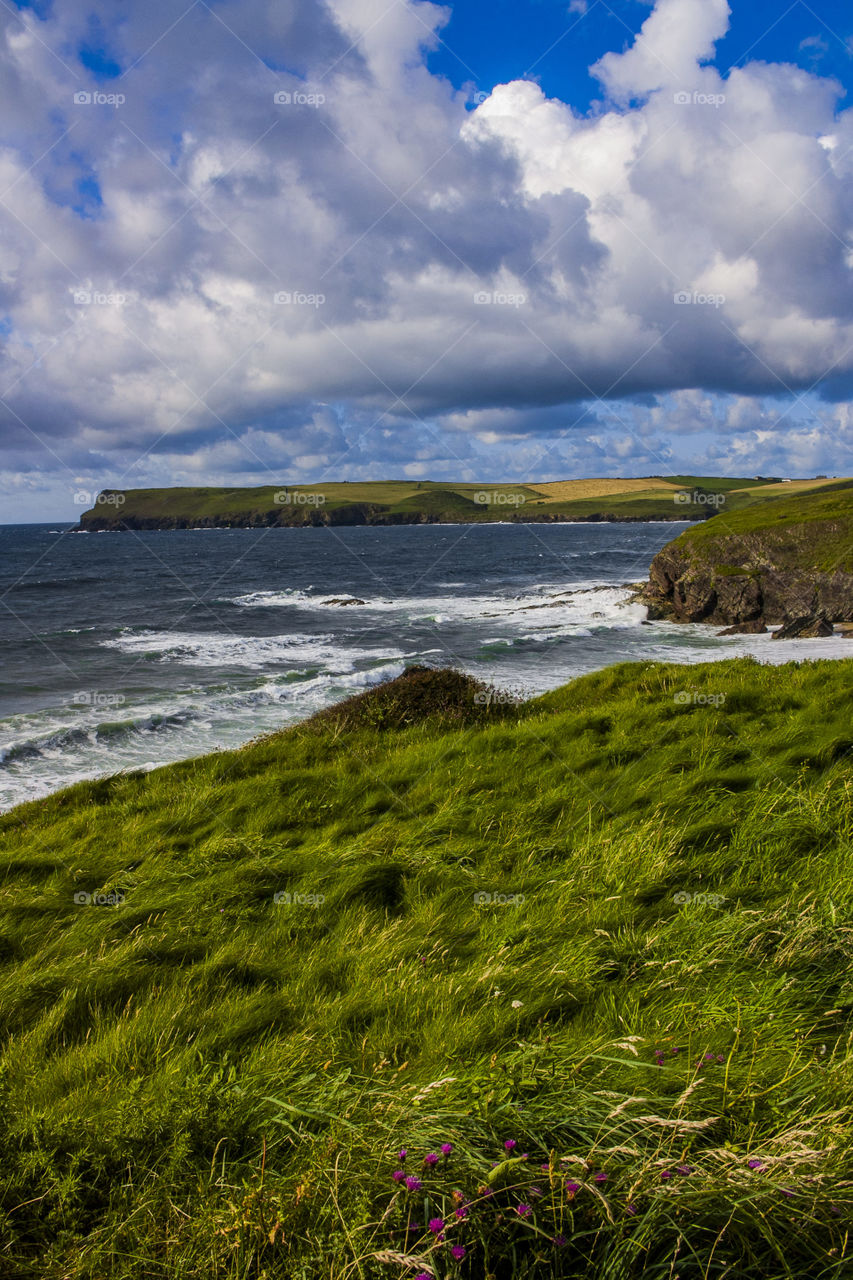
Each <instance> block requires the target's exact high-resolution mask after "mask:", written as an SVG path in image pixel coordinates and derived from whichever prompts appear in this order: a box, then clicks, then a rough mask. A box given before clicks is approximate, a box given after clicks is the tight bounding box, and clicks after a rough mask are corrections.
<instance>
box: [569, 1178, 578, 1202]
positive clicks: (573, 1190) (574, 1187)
mask: <svg viewBox="0 0 853 1280" xmlns="http://www.w3.org/2000/svg"><path fill="white" fill-rule="evenodd" d="M580 1189H581V1184H580V1183H579V1182H567V1183H566V1191H567V1192H568V1196H569V1199H570V1200H574V1198H575V1196H576V1195H577V1193H578V1192H579V1191H580Z"/></svg>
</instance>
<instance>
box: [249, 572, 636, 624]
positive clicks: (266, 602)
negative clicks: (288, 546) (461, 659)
mask: <svg viewBox="0 0 853 1280" xmlns="http://www.w3.org/2000/svg"><path fill="white" fill-rule="evenodd" d="M631 594H632V593H631V592H630V591H629V590H627V589H626V588H624V587H621V586H620V587H614V586H605V585H598V586H592V587H591V586H590V585H589V583H588V582H585V583H570V584H557V583H552V584H548V585H545V586H542V587H540V588H538V589H537V590H535V591H527V592H524V593H522V594H519V595H514V596H513V595H511V594H509V593H507V594H506V595H498V594H496V593H494V592H492V593H489V594H487V595H486V594H484V595H472V594H469V595H465V596H451V595H441V596H408V595H404V596H398V597H396V598H388V597H371V598H369V599H365V600H364V604H349V605H346V606H344V605H342V604H341V601H342V600H347V599H349V600H359V599H362V598H363V597H352V596H340V595H338V596H334V595H331V596H330V595H312V594H311V592H310V591H302V590H299V589H297V588H290V589H286V590H283V591H253V592H250V593H249V594H248V595H243V596H236V597H234V598H233V599H232V600H231V601H230V603H232V604H235V605H239V606H242V607H244V608H265V609H270V608H284V607H287V608H296V609H304V610H308V611H312V612H315V611H318V610H326V609H333V610H335V611H336V612H343V613H345V614H346V615H348V616H349V615H356V616H358V615H362V614H364V613H371V614H376V613H379V614H396V615H398V616H400V617H401V618H403V619H405V620H406V621H408V622H433V623H436V624H438V625H441V624H443V623H449V622H480V621H487V620H488V621H490V622H491V623H492V624H493V623H494V622H496V621H499V622H504V623H510V624H511V625H512V626H514V627H521V628H523V629H525V630H532V629H536V628H537V627H539V626H541V625H548V626H550V627H553V626H554V625H555V624H558V625H566V626H571V625H575V626H586V627H589V626H601V627H614V628H620V629H621V628H623V627H637V626H639V625H640V624H641V623H642V622H643V621H644V620H645V617H646V610H645V608H644V607H643V605H639V604H632V603H631Z"/></svg>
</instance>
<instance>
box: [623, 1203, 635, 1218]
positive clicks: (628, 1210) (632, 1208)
mask: <svg viewBox="0 0 853 1280" xmlns="http://www.w3.org/2000/svg"><path fill="white" fill-rule="evenodd" d="M625 1212H626V1213H628V1214H630V1215H631V1217H632V1218H633V1217H634V1216H635V1215H636V1212H637V1206H636V1205H635V1204H630V1203H629V1204H626V1205H625Z"/></svg>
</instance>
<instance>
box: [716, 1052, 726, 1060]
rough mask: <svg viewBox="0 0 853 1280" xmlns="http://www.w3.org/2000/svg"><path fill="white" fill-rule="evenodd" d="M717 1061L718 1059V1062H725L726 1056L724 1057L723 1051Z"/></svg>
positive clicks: (718, 1055)
mask: <svg viewBox="0 0 853 1280" xmlns="http://www.w3.org/2000/svg"><path fill="white" fill-rule="evenodd" d="M717 1061H718V1062H725V1058H724V1057H723V1055H722V1054H721V1053H718V1054H717Z"/></svg>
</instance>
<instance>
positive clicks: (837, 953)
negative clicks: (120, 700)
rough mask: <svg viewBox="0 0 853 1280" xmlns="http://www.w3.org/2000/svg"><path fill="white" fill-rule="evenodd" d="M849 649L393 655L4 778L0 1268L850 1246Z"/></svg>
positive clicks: (553, 1264)
mask: <svg viewBox="0 0 853 1280" xmlns="http://www.w3.org/2000/svg"><path fill="white" fill-rule="evenodd" d="M851 676H853V663H850V662H838V663H833V662H821V663H805V664H802V665H799V664H797V665H791V666H788V667H783V668H770V667H762V666H759V665H758V664H757V663H754V662H751V661H748V660H740V661H736V662H726V663H716V664H710V665H707V666H704V667H691V668H685V667H676V666H656V665H651V664H633V665H623V666H620V667H614V668H610V669H608V670H606V671H602V672H598V673H596V674H595V675H592V676H589V677H586V678H584V679H582V680H579V681H575V682H574V683H572V684H570V685H567V686H565V687H564V688H562V689H560V690H557V691H556V692H554V693H552V694H549V695H547V696H545V697H544V698H538V699H535V700H533V701H532V702H529V703H526V704H523V705H521V706H516V705H513V704H512V703H511V702H508V703H507V702H502V701H500V699H499V698H497V697H495V696H494V693H493V691H487V690H484V689H482V688H481V687H480V686H478V685H477V684H476V682H472V681H470V680H468V679H467V678H466V677H463V676H459V675H456V674H454V673H445V672H441V673H428V672H423V671H420V672H414V673H410V674H409V675H407V676H406V677H403V678H401V680H399V681H397V682H394V683H393V684H392V685H389V686H386V687H384V688H382V689H379V690H376V691H372V692H371V693H369V694H367V695H363V696H362V697H361V698H358V699H354V700H352V701H351V702H350V703H348V704H344V705H343V706H341V707H339V708H333V709H331V710H330V711H328V712H326V713H324V714H323V716H322V717H318V718H317V719H316V720H315V721H312V722H308V723H307V724H305V725H302V726H298V727H297V728H295V729H291V730H289V731H287V732H284V733H281V734H278V735H274V736H272V737H268V738H264V739H261V740H259V741H257V742H256V743H253V744H251V745H250V746H248V747H246V748H244V749H243V750H240V751H233V752H222V753H218V754H214V755H211V756H207V757H205V758H203V759H200V760H195V761H189V762H186V763H184V764H180V765H175V766H170V767H169V768H166V769H160V770H157V771H155V772H154V773H151V774H147V775H137V776H122V777H118V778H116V779H109V780H104V781H100V782H93V783H82V784H79V785H78V786H76V787H73V788H71V789H69V790H67V791H65V792H62V793H60V794H58V795H56V796H53V797H51V798H49V799H47V800H44V801H39V802H35V803H33V804H29V805H26V806H22V807H20V808H18V809H16V810H14V811H13V812H12V813H9V814H6V815H3V816H2V817H0V1011H2V1028H3V1056H2V1060H0V1108H2V1121H3V1123H2V1130H0V1132H2V1137H0V1142H2V1156H3V1160H2V1165H0V1169H2V1182H3V1186H2V1209H3V1213H4V1222H3V1247H2V1252H1V1253H0V1273H2V1274H4V1275H5V1274H8V1275H10V1276H22V1277H23V1276H33V1277H35V1276H39V1277H47V1278H48V1280H59V1277H62V1278H63V1280H118V1278H119V1277H121V1278H125V1277H127V1278H128V1280H129V1278H130V1277H134V1278H135V1277H140V1278H141V1277H146V1280H147V1278H149V1277H155V1278H156V1280H166V1278H167V1277H168V1280H197V1278H198V1280H201V1277H211V1278H216V1280H226V1278H227V1280H232V1278H234V1280H236V1278H237V1277H240V1278H241V1280H244V1278H246V1280H248V1278H250V1277H251V1278H252V1280H262V1278H264V1280H279V1278H281V1280H285V1278H286V1280H292V1278H293V1280H315V1278H316V1280H320V1278H323V1280H327V1278H328V1280H344V1278H346V1280H350V1278H355V1277H358V1278H359V1280H374V1278H377V1280H378V1278H379V1277H388V1278H389V1280H401V1278H402V1277H409V1280H413V1278H414V1277H416V1276H418V1275H421V1276H430V1277H431V1276H433V1275H434V1276H436V1277H441V1278H442V1280H445V1278H447V1280H450V1278H455V1277H460V1278H462V1277H464V1278H466V1280H475V1278H476V1280H481V1278H482V1277H485V1276H492V1277H494V1278H495V1280H509V1278H510V1277H513V1278H514V1277H526V1278H530V1280H534V1278H535V1280H540V1278H542V1280H544V1278H545V1277H551V1276H557V1277H572V1278H575V1277H577V1278H578V1280H579V1278H580V1277H582V1276H583V1277H598V1278H600V1280H614V1278H615V1280H622V1278H624V1280H634V1277H639V1276H651V1277H660V1278H661V1280H663V1277H674V1276H679V1277H681V1278H682V1280H685V1278H687V1277H690V1278H691V1280H692V1278H693V1277H696V1278H697V1280H698V1277H703V1278H704V1277H722V1276H732V1277H747V1278H748V1280H758V1278H759V1277H761V1278H762V1280H763V1278H764V1277H770V1278H771V1280H775V1278H777V1277H778V1278H779V1280H781V1278H782V1277H794V1276H797V1277H799V1276H809V1277H820V1278H821V1280H829V1278H832V1280H841V1277H844V1276H847V1275H849V1274H850V1273H851V1243H850V1237H849V1231H850V1225H851V1217H853V1214H851V1209H853V1168H852V1167H851V1166H852V1165H853V1161H851V1147H852V1146H853V1111H851V1108H853V1058H851V1010H853V978H851V972H853V970H852V969H851V962H853V855H852V854H851V835H853V818H851V788H853V755H851V753H852V752H853V730H851V709H852V708H853V683H851ZM87 894H88V895H94V898H95V901H88V902H86V901H81V902H75V895H77V896H78V897H79V896H80V895H87ZM99 896H100V897H102V898H104V899H106V901H105V902H104V903H103V905H98V903H97V899H98V897H99ZM110 898H112V904H110ZM513 1143H514V1144H516V1145H514V1146H512V1145H510V1146H508V1145H507V1144H513ZM442 1144H444V1145H446V1146H449V1147H450V1148H451V1150H450V1151H449V1152H447V1153H446V1154H445V1153H444V1152H442V1150H441V1147H442ZM403 1149H406V1151H407V1153H408V1154H407V1156H406V1157H405V1158H404V1159H401V1158H400V1155H399V1153H400V1151H401V1150H403ZM430 1154H435V1155H436V1156H437V1160H436V1161H435V1162H432V1163H430V1162H427V1163H425V1162H424V1161H425V1157H426V1156H427V1155H430ZM525 1157H526V1158H525ZM395 1172H396V1173H397V1174H398V1177H397V1178H396V1179H395V1177H394V1174H395ZM407 1177H408V1178H412V1179H415V1180H416V1184H415V1185H414V1186H412V1187H411V1188H409V1187H407V1184H406V1181H405V1179H406V1178H407ZM417 1184H420V1185H417ZM457 1211H458V1213H457ZM439 1220H440V1223H439ZM431 1221H432V1225H433V1229H430V1222H431ZM413 1224H417V1225H413ZM454 1249H455V1250H456V1252H457V1253H459V1251H460V1250H463V1251H464V1256H461V1255H460V1256H459V1257H458V1258H457V1257H454V1253H453V1250H454Z"/></svg>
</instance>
